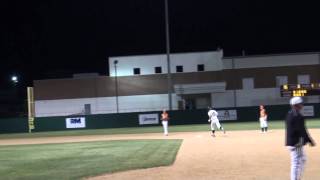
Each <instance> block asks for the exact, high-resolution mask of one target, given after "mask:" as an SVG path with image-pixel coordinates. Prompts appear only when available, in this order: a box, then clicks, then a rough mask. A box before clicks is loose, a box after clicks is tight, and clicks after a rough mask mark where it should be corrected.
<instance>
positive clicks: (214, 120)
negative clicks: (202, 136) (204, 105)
mask: <svg viewBox="0 0 320 180" xmlns="http://www.w3.org/2000/svg"><path fill="white" fill-rule="evenodd" d="M208 108H209V111H208V116H209V120H208V122H210V123H211V124H210V127H211V131H212V134H211V136H212V137H215V134H214V133H215V126H217V128H218V129H220V130H222V131H223V133H226V131H225V130H224V129H223V127H222V126H221V124H220V122H219V119H218V112H217V111H215V110H214V109H213V108H212V107H208Z"/></svg>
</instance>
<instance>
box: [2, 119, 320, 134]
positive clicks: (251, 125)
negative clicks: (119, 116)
mask: <svg viewBox="0 0 320 180" xmlns="http://www.w3.org/2000/svg"><path fill="white" fill-rule="evenodd" d="M221 124H222V125H223V127H224V128H225V129H226V130H227V131H234V130H258V129H259V128H260V126H259V122H257V121H256V122H227V123H225V122H223V121H222V122H221ZM307 127H308V128H320V119H311V120H308V121H307ZM283 128H284V121H283V120H282V121H269V129H283ZM208 130H209V124H193V125H177V126H170V125H169V132H199V131H208ZM143 133H162V126H149V127H132V128H109V129H86V130H69V131H51V132H36V133H31V134H30V133H16V134H0V139H11V138H38V137H58V136H87V135H112V134H143Z"/></svg>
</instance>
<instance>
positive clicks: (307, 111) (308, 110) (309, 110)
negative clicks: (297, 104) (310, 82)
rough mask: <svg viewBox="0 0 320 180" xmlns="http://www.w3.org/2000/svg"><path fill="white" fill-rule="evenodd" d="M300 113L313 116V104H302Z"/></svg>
mask: <svg viewBox="0 0 320 180" xmlns="http://www.w3.org/2000/svg"><path fill="white" fill-rule="evenodd" d="M301 113H302V114H303V116H308V117H313V116H314V108H313V106H303V109H302V111H301Z"/></svg>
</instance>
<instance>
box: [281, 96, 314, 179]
mask: <svg viewBox="0 0 320 180" xmlns="http://www.w3.org/2000/svg"><path fill="white" fill-rule="evenodd" d="M290 105H291V110H290V111H289V112H288V114H287V117H286V146H287V148H288V149H289V151H290V156H291V180H300V179H301V178H302V173H303V170H304V165H305V162H306V155H305V152H304V150H303V146H304V145H306V144H307V143H309V144H310V146H315V142H314V141H313V140H312V138H311V137H310V136H309V134H308V132H307V130H306V127H305V119H304V117H303V115H302V114H301V110H302V108H303V100H302V98H301V97H293V98H291V99H290Z"/></svg>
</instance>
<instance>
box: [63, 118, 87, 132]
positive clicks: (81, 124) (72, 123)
mask: <svg viewBox="0 0 320 180" xmlns="http://www.w3.org/2000/svg"><path fill="white" fill-rule="evenodd" d="M66 127H67V128H68V129H69V128H70V129H71V128H85V127H86V118H85V117H75V118H66Z"/></svg>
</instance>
